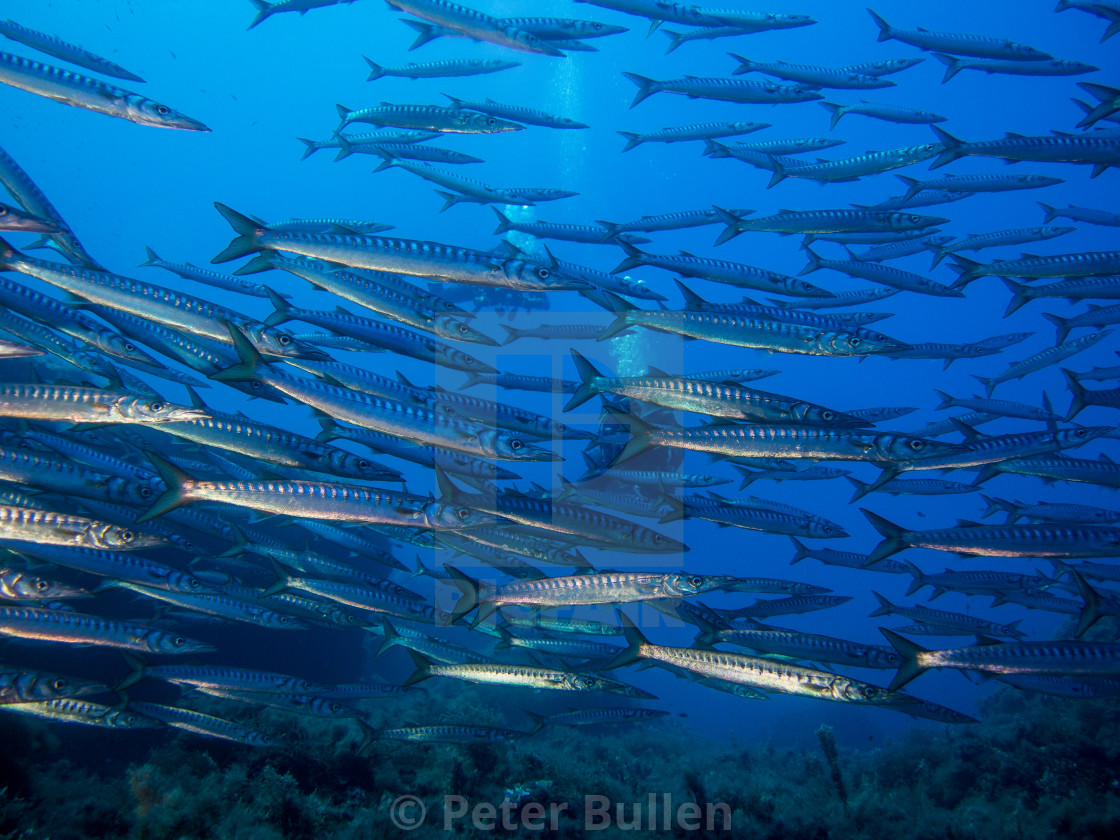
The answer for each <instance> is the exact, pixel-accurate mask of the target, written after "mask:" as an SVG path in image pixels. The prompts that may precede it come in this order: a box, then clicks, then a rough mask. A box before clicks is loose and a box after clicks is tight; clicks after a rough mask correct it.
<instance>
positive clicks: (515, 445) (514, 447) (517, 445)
mask: <svg viewBox="0 0 1120 840" xmlns="http://www.w3.org/2000/svg"><path fill="white" fill-rule="evenodd" d="M524 445H525V444H523V443H522V442H521V441H520V440H518V439H517V438H514V439H513V440H511V441H510V442H509V448H510V449H512V450H514V451H515V452H516V451H517V450H518V449H521V447H523V446H524Z"/></svg>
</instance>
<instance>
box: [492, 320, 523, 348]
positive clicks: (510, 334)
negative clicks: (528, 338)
mask: <svg viewBox="0 0 1120 840" xmlns="http://www.w3.org/2000/svg"><path fill="white" fill-rule="evenodd" d="M498 326H500V327H501V328H502V329H503V330H505V331H506V337H505V340H504V341H503V342H502V346H503V347H505V346H506V345H507V344H509V343H510V342H512V341H517V339H519V338H521V335H522V330H519V329H518V328H517V327H511V326H510V325H509V324H499V325H498Z"/></svg>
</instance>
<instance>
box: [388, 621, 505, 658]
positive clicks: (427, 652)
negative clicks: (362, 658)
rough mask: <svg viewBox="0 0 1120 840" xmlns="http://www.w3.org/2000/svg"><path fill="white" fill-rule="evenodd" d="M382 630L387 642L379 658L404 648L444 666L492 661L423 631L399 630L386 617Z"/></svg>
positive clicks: (407, 628) (409, 628) (408, 628)
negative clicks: (397, 648)
mask: <svg viewBox="0 0 1120 840" xmlns="http://www.w3.org/2000/svg"><path fill="white" fill-rule="evenodd" d="M366 629H367V630H370V631H371V632H375V631H376V630H377V627H376V625H370V626H368V627H367V628H366ZM380 630H381V635H382V636H383V637H384V639H385V641H384V642H382V644H381V647H380V648H379V649H378V651H377V655H378V656H382V655H383V654H384V653H385V652H386V651H388V650H390V649H392V648H394V647H403V648H407V649H408V650H414V651H416V652H417V653H419V654H421V655H422V656H426V657H428V659H432V660H435V661H436V662H439V663H441V664H443V665H465V664H467V663H472V664H475V665H482V664H484V663H486V662H489V661H490V660H489V658H488V657H486V656H483V655H482V654H480V653H476V652H475V651H473V650H471V649H470V648H465V647H463V646H461V645H456V644H453V643H451V642H449V641H447V640H446V639H439V638H436V637H435V636H430V635H428V634H427V633H424V632H423V631H421V630H414V629H412V628H411V627H400V628H399V629H398V628H397V627H394V626H393V624H391V623H390V622H389V620H388V619H387V618H384V617H382V619H381V628H380Z"/></svg>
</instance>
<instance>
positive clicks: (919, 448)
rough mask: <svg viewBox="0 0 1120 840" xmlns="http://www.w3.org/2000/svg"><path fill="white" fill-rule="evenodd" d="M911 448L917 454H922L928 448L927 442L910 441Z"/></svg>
mask: <svg viewBox="0 0 1120 840" xmlns="http://www.w3.org/2000/svg"><path fill="white" fill-rule="evenodd" d="M910 448H911V449H913V450H914V451H915V452H921V451H922V450H923V449H925V448H926V442H925V441H924V440H912V441H910Z"/></svg>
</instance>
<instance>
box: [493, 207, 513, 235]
mask: <svg viewBox="0 0 1120 840" xmlns="http://www.w3.org/2000/svg"><path fill="white" fill-rule="evenodd" d="M490 209H491V210H493V211H494V213H495V214H496V215H497V216H498V227H497V229H496V230H495V231H494V236H498V235H499V234H502V233H505V232H506V231H507V230H513V224H512V223H511V222H510V220H509V216H507V215H506V214H505V213H503V212H502V211H501V210H499V209H498V208H497V207H491V208H490Z"/></svg>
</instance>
